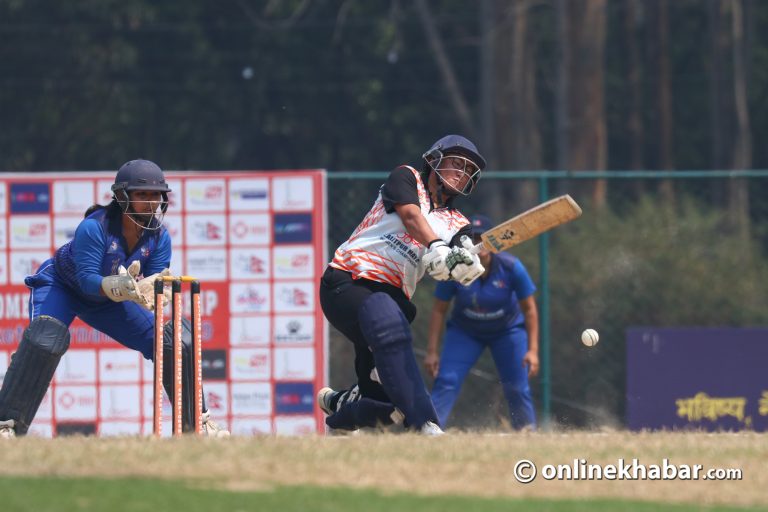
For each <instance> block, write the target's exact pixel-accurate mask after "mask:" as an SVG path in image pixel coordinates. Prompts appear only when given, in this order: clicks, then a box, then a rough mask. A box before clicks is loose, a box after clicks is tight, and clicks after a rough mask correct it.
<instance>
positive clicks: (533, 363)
mask: <svg viewBox="0 0 768 512" xmlns="http://www.w3.org/2000/svg"><path fill="white" fill-rule="evenodd" d="M511 278H512V283H511V284H512V286H511V288H512V289H513V290H514V291H515V294H516V295H517V297H518V304H519V305H520V311H521V312H522V313H523V318H524V319H525V330H526V332H527V333H528V351H527V352H526V353H525V356H523V368H525V367H526V366H527V367H528V376H529V377H534V376H536V375H537V374H538V373H539V311H538V309H537V308H536V300H535V299H534V298H533V294H534V293H535V292H536V285H535V284H533V279H531V276H530V275H529V274H528V270H527V269H526V268H525V266H524V265H523V262H522V261H520V260H519V259H518V258H515V259H514V261H513V264H512V275H511Z"/></svg>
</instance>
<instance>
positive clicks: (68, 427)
mask: <svg viewBox="0 0 768 512" xmlns="http://www.w3.org/2000/svg"><path fill="white" fill-rule="evenodd" d="M56 435H57V436H93V435H96V423H93V422H87V423H82V422H77V423H56Z"/></svg>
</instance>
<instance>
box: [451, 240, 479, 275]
mask: <svg viewBox="0 0 768 512" xmlns="http://www.w3.org/2000/svg"><path fill="white" fill-rule="evenodd" d="M461 245H462V246H463V247H454V248H453V251H452V253H451V255H450V256H449V257H448V259H447V261H446V264H447V267H448V269H449V271H450V274H451V277H452V278H453V280H454V281H458V282H459V283H461V284H463V285H464V286H469V285H470V284H472V283H473V282H474V281H475V279H477V278H478V277H480V276H481V275H483V272H485V267H484V266H483V264H482V263H480V257H479V256H478V255H477V254H473V253H472V252H470V251H469V249H471V248H472V247H473V244H472V240H470V239H469V237H468V236H462V237H461Z"/></svg>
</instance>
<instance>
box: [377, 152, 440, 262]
mask: <svg viewBox="0 0 768 512" xmlns="http://www.w3.org/2000/svg"><path fill="white" fill-rule="evenodd" d="M381 200H382V202H383V203H384V210H385V211H386V212H387V213H393V212H394V213H397V216H398V217H400V220H401V221H402V223H403V225H404V226H405V230H406V231H407V232H408V234H409V235H411V236H412V237H413V238H414V239H416V241H417V242H419V243H420V244H421V245H423V246H424V247H429V244H430V242H432V241H434V240H437V239H438V236H437V235H436V234H435V232H434V231H433V230H432V228H431V227H430V226H429V223H428V222H427V219H425V218H424V216H423V215H422V214H421V204H420V202H419V192H418V185H417V183H416V176H414V174H413V172H412V171H411V170H410V169H408V168H407V167H398V168H397V169H395V170H393V171H392V172H391V173H389V176H388V177H387V181H385V182H384V185H383V186H382V187H381Z"/></svg>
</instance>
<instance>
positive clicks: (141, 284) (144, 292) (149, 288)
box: [129, 268, 172, 311]
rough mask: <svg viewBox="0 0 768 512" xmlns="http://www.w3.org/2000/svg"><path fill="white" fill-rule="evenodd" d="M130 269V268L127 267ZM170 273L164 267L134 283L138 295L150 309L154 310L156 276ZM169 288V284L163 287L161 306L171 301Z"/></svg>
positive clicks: (159, 276)
mask: <svg viewBox="0 0 768 512" xmlns="http://www.w3.org/2000/svg"><path fill="white" fill-rule="evenodd" d="M129 270H130V269H129ZM169 275H171V271H170V269H167V268H164V269H163V270H162V271H160V272H158V273H156V274H152V275H151V276H149V277H145V278H144V279H139V281H138V282H137V283H136V285H137V287H138V289H139V295H141V296H142V298H143V300H144V301H145V302H146V304H147V309H149V310H150V311H154V310H155V281H156V280H157V279H158V278H161V277H164V276H169ZM171 293H172V292H171V288H170V287H169V286H164V287H163V307H165V305H166V304H168V303H169V302H170V301H171Z"/></svg>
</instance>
